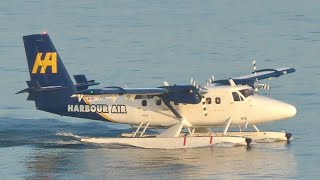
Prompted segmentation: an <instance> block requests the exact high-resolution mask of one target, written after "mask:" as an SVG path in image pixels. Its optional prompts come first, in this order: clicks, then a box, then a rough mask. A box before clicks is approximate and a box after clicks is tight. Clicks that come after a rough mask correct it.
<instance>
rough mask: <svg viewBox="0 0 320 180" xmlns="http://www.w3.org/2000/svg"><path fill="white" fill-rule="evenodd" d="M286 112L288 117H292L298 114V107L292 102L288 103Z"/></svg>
mask: <svg viewBox="0 0 320 180" xmlns="http://www.w3.org/2000/svg"><path fill="white" fill-rule="evenodd" d="M285 111H286V114H287V117H288V118H290V117H293V116H295V115H296V114H297V109H296V107H294V106H292V105H291V104H287V107H286V110H285Z"/></svg>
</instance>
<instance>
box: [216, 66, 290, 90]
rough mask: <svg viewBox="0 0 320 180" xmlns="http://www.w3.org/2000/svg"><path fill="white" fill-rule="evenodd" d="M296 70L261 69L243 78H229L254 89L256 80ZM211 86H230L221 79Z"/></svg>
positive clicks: (226, 80)
mask: <svg viewBox="0 0 320 180" xmlns="http://www.w3.org/2000/svg"><path fill="white" fill-rule="evenodd" d="M295 71H296V70H295V69H294V68H291V67H283V68H277V69H261V70H258V71H256V72H252V74H248V75H244V76H238V77H233V78H231V79H232V80H233V81H234V82H235V84H243V85H249V86H251V87H254V83H255V82H256V81H257V80H263V79H268V78H273V77H279V76H282V75H286V74H290V73H293V72H295ZM212 85H213V86H215V85H230V81H229V79H223V80H216V81H213V82H212Z"/></svg>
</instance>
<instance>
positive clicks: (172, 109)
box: [162, 98, 182, 119]
mask: <svg viewBox="0 0 320 180" xmlns="http://www.w3.org/2000/svg"><path fill="white" fill-rule="evenodd" d="M162 100H163V102H164V104H165V105H166V106H167V107H168V108H169V109H170V110H171V111H172V113H173V114H174V115H175V116H176V117H177V118H179V119H181V118H182V116H181V115H180V114H179V113H178V111H177V110H175V109H174V108H173V107H172V105H171V104H170V101H168V100H167V99H165V98H163V99H162Z"/></svg>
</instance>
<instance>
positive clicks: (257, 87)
mask: <svg viewBox="0 0 320 180" xmlns="http://www.w3.org/2000/svg"><path fill="white" fill-rule="evenodd" d="M256 63H257V62H256V60H253V61H252V65H253V72H252V73H254V75H255V76H257V64H256ZM256 82H259V80H258V78H256ZM261 88H262V89H265V90H270V89H271V86H270V85H269V84H256V83H255V84H254V90H255V91H256V92H258V90H259V89H261Z"/></svg>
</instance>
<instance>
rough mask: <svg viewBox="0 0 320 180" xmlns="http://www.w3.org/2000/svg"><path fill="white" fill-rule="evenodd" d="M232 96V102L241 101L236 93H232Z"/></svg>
mask: <svg viewBox="0 0 320 180" xmlns="http://www.w3.org/2000/svg"><path fill="white" fill-rule="evenodd" d="M232 96H233V100H234V101H241V100H240V96H239V94H238V93H237V92H232Z"/></svg>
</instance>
